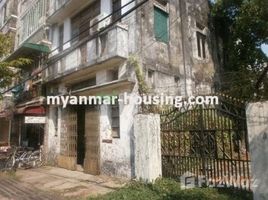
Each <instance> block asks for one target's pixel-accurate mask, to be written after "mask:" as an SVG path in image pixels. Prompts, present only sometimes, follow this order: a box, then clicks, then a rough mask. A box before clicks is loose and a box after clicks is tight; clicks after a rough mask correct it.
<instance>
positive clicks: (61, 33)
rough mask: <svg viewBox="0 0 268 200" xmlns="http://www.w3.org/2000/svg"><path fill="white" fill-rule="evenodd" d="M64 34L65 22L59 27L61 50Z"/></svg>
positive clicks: (61, 48)
mask: <svg viewBox="0 0 268 200" xmlns="http://www.w3.org/2000/svg"><path fill="white" fill-rule="evenodd" d="M63 34H64V30H63V24H62V25H60V27H59V51H62V50H63Z"/></svg>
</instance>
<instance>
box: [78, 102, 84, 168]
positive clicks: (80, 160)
mask: <svg viewBox="0 0 268 200" xmlns="http://www.w3.org/2000/svg"><path fill="white" fill-rule="evenodd" d="M84 159H85V108H84V107H83V106H79V107H77V164H78V165H82V166H83V165H84Z"/></svg>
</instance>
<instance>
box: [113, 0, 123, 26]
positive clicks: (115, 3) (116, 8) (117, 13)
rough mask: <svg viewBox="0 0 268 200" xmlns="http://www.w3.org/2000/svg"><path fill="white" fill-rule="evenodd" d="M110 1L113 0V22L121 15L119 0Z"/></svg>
mask: <svg viewBox="0 0 268 200" xmlns="http://www.w3.org/2000/svg"><path fill="white" fill-rule="evenodd" d="M112 1H113V10H112V13H114V14H113V16H112V19H113V22H114V21H116V20H117V19H119V18H120V17H121V0H112Z"/></svg>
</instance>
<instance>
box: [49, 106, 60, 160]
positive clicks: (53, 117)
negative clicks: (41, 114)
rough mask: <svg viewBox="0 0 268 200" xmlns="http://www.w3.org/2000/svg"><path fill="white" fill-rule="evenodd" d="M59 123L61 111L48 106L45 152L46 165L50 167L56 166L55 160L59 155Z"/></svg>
mask: <svg viewBox="0 0 268 200" xmlns="http://www.w3.org/2000/svg"><path fill="white" fill-rule="evenodd" d="M56 112H58V113H56ZM57 116H58V118H57ZM56 121H57V122H56ZM60 123H61V110H60V109H57V107H55V106H50V107H49V109H48V114H47V125H46V134H45V151H46V153H47V154H46V155H47V156H46V159H47V162H48V164H51V165H56V158H57V155H58V154H59V153H60V133H61V130H60V128H61V126H60Z"/></svg>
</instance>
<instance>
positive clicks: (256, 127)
mask: <svg viewBox="0 0 268 200" xmlns="http://www.w3.org/2000/svg"><path fill="white" fill-rule="evenodd" d="M246 114H247V126H248V138H249V149H250V156H251V171H252V173H251V174H252V177H251V178H252V189H253V193H254V200H268V188H267V185H268V167H267V166H268V101H266V102H258V103H250V104H249V105H248V106H247V111H246Z"/></svg>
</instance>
